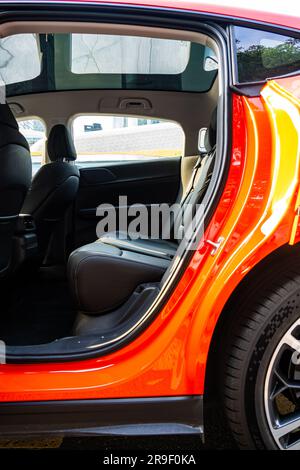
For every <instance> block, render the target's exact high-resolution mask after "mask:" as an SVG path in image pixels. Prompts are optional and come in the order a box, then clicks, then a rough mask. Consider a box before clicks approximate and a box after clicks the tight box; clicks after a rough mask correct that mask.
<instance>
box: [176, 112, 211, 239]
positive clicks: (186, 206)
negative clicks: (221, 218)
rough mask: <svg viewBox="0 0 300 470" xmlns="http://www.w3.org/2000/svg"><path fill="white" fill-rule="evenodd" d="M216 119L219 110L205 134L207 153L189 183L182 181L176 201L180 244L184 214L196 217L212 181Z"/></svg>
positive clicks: (191, 172) (199, 162)
mask: <svg viewBox="0 0 300 470" xmlns="http://www.w3.org/2000/svg"><path fill="white" fill-rule="evenodd" d="M216 117H217V110H216V109H215V110H214V111H213V113H212V117H211V121H210V125H209V127H208V128H207V130H206V134H205V149H206V153H205V154H202V155H200V156H199V157H198V159H197V160H196V163H195V165H194V169H193V171H190V181H189V183H188V184H187V183H186V182H184V181H181V187H182V188H183V189H182V190H181V192H180V193H179V196H178V199H177V201H176V202H177V204H178V210H177V211H176V212H175V215H174V218H173V221H172V230H173V237H174V239H175V241H177V242H180V232H181V231H182V228H183V227H182V219H183V216H184V213H185V212H186V211H188V210H189V211H190V214H191V216H194V215H195V210H196V207H197V204H201V202H202V200H203V197H204V195H205V193H206V190H207V188H208V185H209V183H210V180H211V176H212V172H213V167H214V161H215V153H216V122H217V119H216ZM190 158H191V157H190ZM181 179H182V177H181Z"/></svg>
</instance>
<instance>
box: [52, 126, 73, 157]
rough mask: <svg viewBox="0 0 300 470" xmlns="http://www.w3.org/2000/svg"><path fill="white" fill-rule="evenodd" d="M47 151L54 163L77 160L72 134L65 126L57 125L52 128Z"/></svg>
mask: <svg viewBox="0 0 300 470" xmlns="http://www.w3.org/2000/svg"><path fill="white" fill-rule="evenodd" d="M47 150H48V155H49V158H50V160H51V161H52V162H57V161H63V160H67V161H70V160H76V158H77V154H76V150H75V146H74V142H73V139H72V137H71V134H70V132H69V130H68V129H67V128H66V126H64V125H63V124H56V125H55V126H53V127H52V129H51V131H50V134H49V137H48V141H47Z"/></svg>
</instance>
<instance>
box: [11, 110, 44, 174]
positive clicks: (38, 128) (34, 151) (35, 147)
mask: <svg viewBox="0 0 300 470" xmlns="http://www.w3.org/2000/svg"><path fill="white" fill-rule="evenodd" d="M18 124H19V129H20V132H21V133H22V134H23V135H24V137H25V139H26V140H27V142H28V144H29V147H30V153H31V160H32V175H35V173H36V172H37V171H38V169H39V168H40V167H41V165H42V164H43V162H44V154H45V141H46V129H45V125H44V123H43V121H42V120H41V119H22V120H19V121H18Z"/></svg>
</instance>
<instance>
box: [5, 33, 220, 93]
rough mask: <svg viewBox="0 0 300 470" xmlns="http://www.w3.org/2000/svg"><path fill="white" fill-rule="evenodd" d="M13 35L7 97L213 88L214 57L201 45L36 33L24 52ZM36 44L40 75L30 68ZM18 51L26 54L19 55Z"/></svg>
mask: <svg viewBox="0 0 300 470" xmlns="http://www.w3.org/2000/svg"><path fill="white" fill-rule="evenodd" d="M17 36H18V35H16V36H11V37H10V39H9V40H10V41H12V44H11V51H10V54H11V55H12V57H14V60H13V62H14V64H15V67H14V69H13V70H12V71H11V72H10V78H9V80H8V79H7V81H6V83H7V86H6V93H7V96H17V95H20V94H29V93H42V92H48V91H59V90H90V89H93V90H97V89H100V90H101V89H114V90H115V89H117V90H119V89H122V90H166V91H188V92H197V93H202V92H203V93H205V92H207V91H208V90H210V88H211V87H212V85H213V83H214V81H215V78H216V76H217V73H218V60H217V57H216V53H215V52H214V51H213V50H212V49H210V48H209V47H208V46H207V45H205V44H200V43H194V42H189V41H180V40H173V39H158V38H149V37H148V38H147V37H132V36H118V35H115V36H112V35H98V34H69V33H66V34H63V33H57V34H50V33H49V34H38V35H37V39H34V38H35V36H34V35H31V40H30V41H27V42H28V44H27V45H26V48H25V46H23V44H22V47H21V48H20V49H19V44H18V38H17ZM7 40H8V38H7ZM37 44H38V52H39V60H40V61H41V65H40V66H39V67H40V72H39V71H38V69H37V68H36V67H33V66H32V61H33V60H34V61H35V62H36V60H35V59H34V58H35V57H36V56H37V47H36V45H37ZM23 48H25V49H26V53H23V52H24V51H23ZM19 50H20V51H21V53H22V54H19V52H18V51H19ZM3 54H6V53H4V52H3ZM5 57H6V56H3V67H5V61H4V58H5ZM24 62H25V64H24ZM23 64H24V68H23ZM23 69H24V70H28V72H30V73H32V77H34V76H35V78H32V77H31V78H30V79H29V77H28V79H26V81H24V77H22V73H23Z"/></svg>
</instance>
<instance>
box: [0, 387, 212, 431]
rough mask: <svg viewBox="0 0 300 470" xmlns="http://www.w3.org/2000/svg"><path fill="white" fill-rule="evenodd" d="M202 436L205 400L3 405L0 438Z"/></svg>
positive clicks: (166, 398) (133, 399)
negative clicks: (39, 436)
mask: <svg viewBox="0 0 300 470" xmlns="http://www.w3.org/2000/svg"><path fill="white" fill-rule="evenodd" d="M43 434H46V435H47V436H49V435H62V434H63V435H64V436H71V435H73V436H84V435H89V436H99V435H137V436H141V435H151V434H160V435H161V434H198V435H203V397H202V396H201V395H193V396H178V397H159V398H152V397H151V398H118V399H101V400H99V399H97V400H64V401H41V402H13V403H1V404H0V435H1V437H2V438H3V437H6V436H7V437H12V436H19V437H22V436H27V437H28V436H37V435H43Z"/></svg>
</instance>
